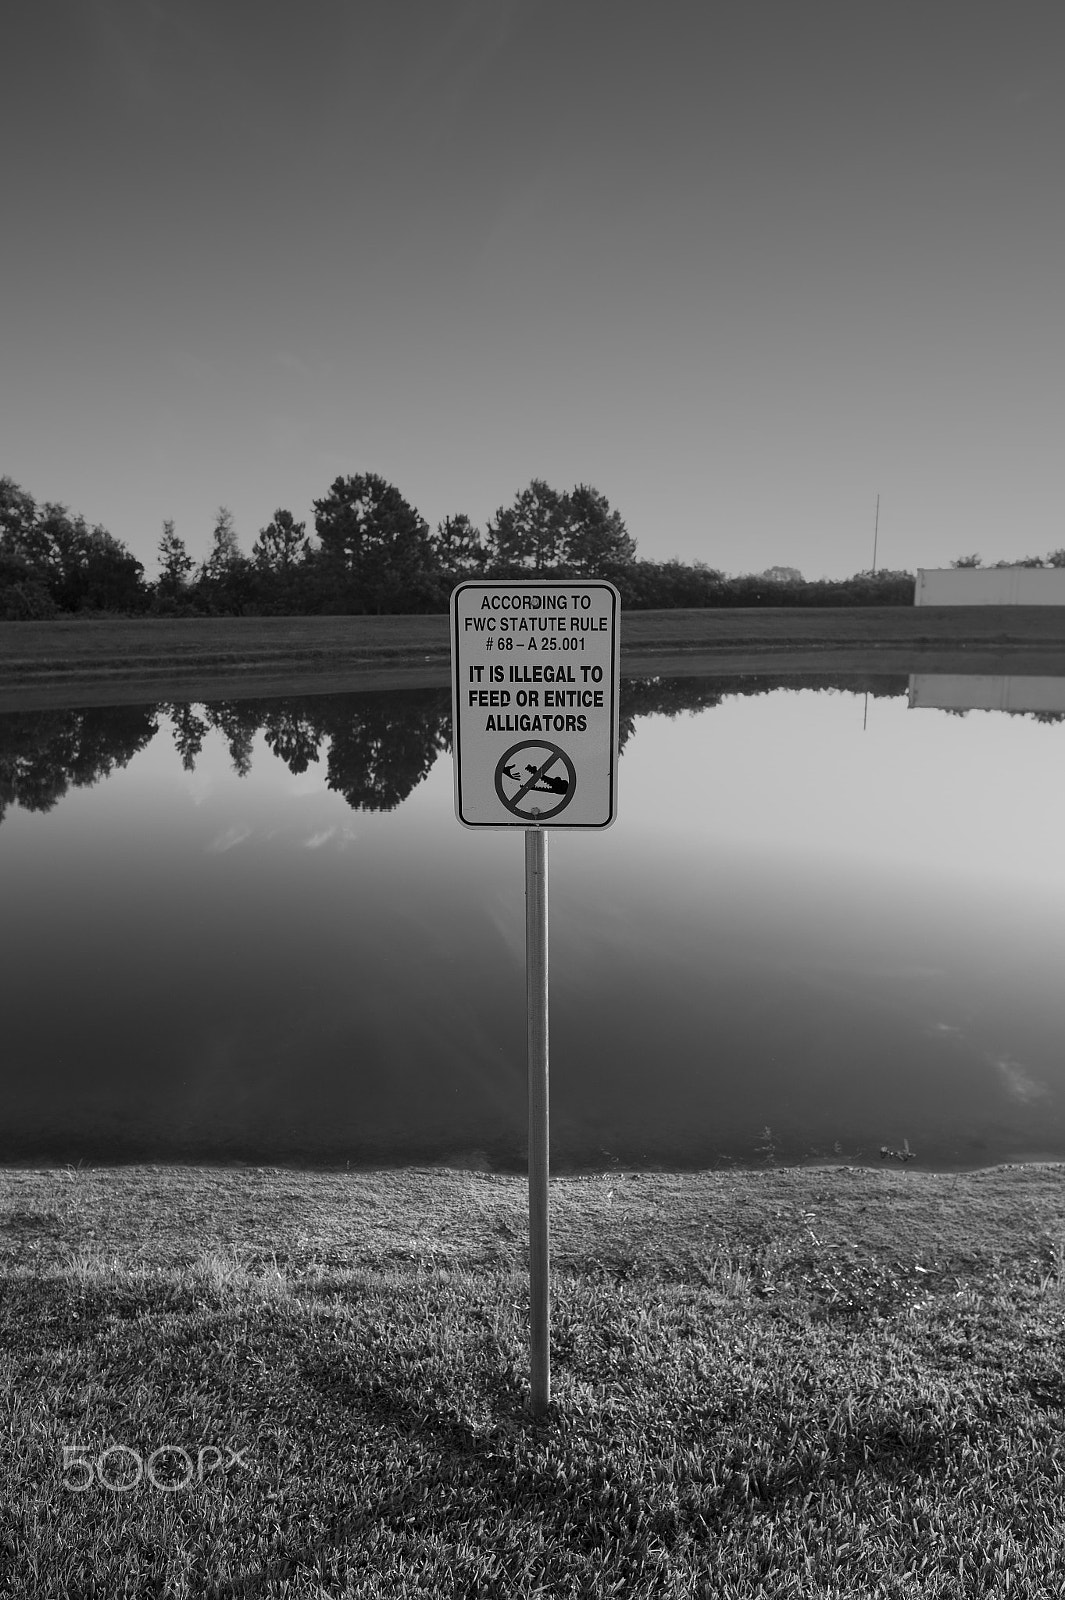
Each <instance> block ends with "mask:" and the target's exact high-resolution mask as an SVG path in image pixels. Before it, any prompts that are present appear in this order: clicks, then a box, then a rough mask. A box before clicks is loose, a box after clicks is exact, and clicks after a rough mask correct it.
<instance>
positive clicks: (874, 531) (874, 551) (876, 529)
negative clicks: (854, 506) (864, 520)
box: [873, 495, 880, 578]
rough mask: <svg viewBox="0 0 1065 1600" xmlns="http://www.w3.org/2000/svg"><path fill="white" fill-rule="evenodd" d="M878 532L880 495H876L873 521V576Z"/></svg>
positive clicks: (874, 575)
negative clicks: (874, 518) (874, 519)
mask: <svg viewBox="0 0 1065 1600" xmlns="http://www.w3.org/2000/svg"><path fill="white" fill-rule="evenodd" d="M879 532H880V496H879V495H877V497H876V521H875V522H874V523H873V577H874V578H875V577H876V536H877V534H878V533H879Z"/></svg>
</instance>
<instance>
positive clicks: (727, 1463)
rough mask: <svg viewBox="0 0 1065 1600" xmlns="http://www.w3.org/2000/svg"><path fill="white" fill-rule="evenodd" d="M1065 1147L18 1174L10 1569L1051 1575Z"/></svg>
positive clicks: (123, 1589) (629, 1587)
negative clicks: (541, 1405)
mask: <svg viewBox="0 0 1065 1600" xmlns="http://www.w3.org/2000/svg"><path fill="white" fill-rule="evenodd" d="M1063 1175H1065V1174H1063V1169H1062V1168H1061V1167H1060V1166H1035V1167H1027V1168H1025V1167H1012V1168H999V1169H993V1170H990V1171H987V1172H982V1173H967V1174H938V1175H937V1174H928V1173H919V1172H915V1171H913V1170H912V1169H909V1168H895V1167H886V1168H885V1167H878V1168H877V1169H875V1170H863V1169H851V1168H821V1169H807V1170H789V1171H781V1170H775V1169H766V1170H764V1171H752V1172H727V1173H704V1174H691V1175H681V1174H672V1175H671V1174H654V1173H647V1174H643V1175H639V1176H637V1175H636V1174H633V1173H628V1172H617V1173H611V1174H607V1175H600V1176H596V1177H590V1178H583V1179H582V1178H579V1177H572V1178H569V1177H567V1178H563V1179H558V1180H556V1181H555V1182H554V1184H553V1220H554V1226H555V1266H554V1276H553V1342H552V1362H553V1382H554V1394H553V1403H552V1407H551V1410H550V1412H549V1414H548V1415H547V1416H545V1417H543V1418H540V1419H534V1418H533V1417H531V1416H530V1414H529V1412H528V1408H527V1404H526V1395H527V1371H528V1349H527V1335H526V1303H527V1292H526V1285H527V1278H526V1249H525V1196H524V1185H523V1182H522V1180H520V1179H516V1178H508V1177H501V1176H497V1175H493V1174H483V1173H472V1172H455V1171H443V1170H434V1169H421V1170H417V1171H408V1172H393V1173H336V1172H330V1173H323V1172H318V1173H313V1172H311V1173H305V1172H287V1171H280V1170H277V1169H272V1170H264V1169H254V1168H230V1169H192V1168H189V1169H178V1168H170V1169H168V1168H126V1169H111V1170H106V1169H103V1170H93V1169H89V1170H85V1169H64V1170H51V1171H43V1172H42V1171H32V1172H30V1171H27V1172H19V1171H8V1172H6V1173H3V1174H0V1195H2V1197H3V1206H2V1210H0V1240H2V1241H3V1246H4V1255H5V1272H4V1278H3V1302H2V1324H0V1331H2V1341H3V1343H2V1359H3V1373H4V1388H3V1399H4V1407H3V1419H4V1420H3V1428H4V1434H5V1437H4V1441H3V1463H4V1464H3V1473H4V1480H5V1481H4V1486H3V1487H4V1492H3V1494H2V1495H0V1593H3V1594H4V1595H19V1596H23V1595H40V1596H48V1597H49V1600H53V1597H54V1600H59V1597H63V1596H78V1597H81V1596H90V1595H91V1596H99V1597H107V1600H118V1597H126V1596H128V1597H133V1596H137V1597H143V1596H174V1597H189V1600H192V1597H196V1600H200V1597H222V1596H226V1597H229V1596H237V1595H241V1596H278V1597H281V1596H291V1597H296V1596H299V1597H309V1596H324V1595H328V1596H331V1597H340V1596H351V1597H355V1596H367V1597H377V1596H380V1597H382V1600H383V1597H386V1596H387V1597H389V1600H391V1597H393V1596H414V1595H418V1596H430V1595H431V1596H451V1595H457V1596H499V1597H507V1600H509V1597H512V1596H533V1595H550V1596H584V1595H587V1596H601V1595H618V1596H705V1597H707V1600H710V1597H714V1600H717V1597H723V1600H729V1597H733V1596H743V1597H752V1600H753V1597H754V1596H795V1597H799V1596H802V1597H804V1600H805V1597H822V1596H823V1597H828V1596H863V1597H864V1596H891V1597H899V1600H902V1597H906V1600H911V1597H912V1596H915V1595H920V1596H957V1597H959V1600H961V1597H965V1600H969V1597H971V1596H974V1595H995V1596H1007V1595H1020V1596H1031V1597H1036V1596H1039V1597H1042V1596H1051V1595H1057V1594H1059V1593H1060V1592H1061V1588H1060V1585H1061V1574H1062V1572H1063V1571H1065V1525H1063V1520H1062V1517H1061V1486H1062V1482H1063V1474H1065V1429H1063V1409H1062V1408H1063V1405H1065V1381H1063V1378H1062V1371H1061V1358H1062V1351H1063V1335H1065V1186H1063V1182H1062V1179H1063Z"/></svg>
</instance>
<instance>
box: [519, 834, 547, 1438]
mask: <svg viewBox="0 0 1065 1600" xmlns="http://www.w3.org/2000/svg"><path fill="white" fill-rule="evenodd" d="M525 985H526V997H527V1005H528V1020H529V1337H530V1378H531V1393H530V1404H531V1406H532V1410H533V1412H534V1413H536V1414H539V1413H541V1412H544V1411H546V1410H547V1407H548V1406H549V1405H550V1403H551V1348H550V1338H551V1322H550V1316H551V1313H550V1304H549V1250H550V1242H549V1231H548V1206H547V1179H548V1095H547V1083H548V1077H547V834H546V833H544V832H543V830H542V829H540V828H528V829H526V832H525Z"/></svg>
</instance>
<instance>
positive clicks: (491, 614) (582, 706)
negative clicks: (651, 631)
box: [451, 578, 621, 828]
mask: <svg viewBox="0 0 1065 1600" xmlns="http://www.w3.org/2000/svg"><path fill="white" fill-rule="evenodd" d="M620 613H621V596H620V595H619V594H618V591H617V590H616V589H615V588H614V585H613V584H612V583H607V582H605V581H604V580H602V579H599V578H595V579H584V580H572V581H571V580H566V579H548V580H545V581H543V582H537V583H515V582H514V581H513V580H510V579H495V580H485V581H478V582H473V581H471V582H469V583H460V584H459V586H458V587H457V588H456V589H455V590H454V592H453V593H452V596H451V676H452V729H453V750H454V759H455V810H456V814H457V816H458V819H459V821H460V822H461V823H464V824H465V826H466V827H470V828H513V827H523V828H536V827H542V826H544V825H548V826H551V827H568V828H606V827H609V826H610V824H611V823H612V822H613V820H614V817H615V815H616V811H617V756H618V678H619V672H618V665H619V650H620V639H619V628H618V623H619V619H620Z"/></svg>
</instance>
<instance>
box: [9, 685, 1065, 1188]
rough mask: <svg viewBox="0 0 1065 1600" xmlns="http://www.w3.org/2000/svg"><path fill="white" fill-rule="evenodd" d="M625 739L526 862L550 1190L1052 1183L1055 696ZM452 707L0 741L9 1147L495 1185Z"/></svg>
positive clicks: (501, 1096)
mask: <svg viewBox="0 0 1065 1600" xmlns="http://www.w3.org/2000/svg"><path fill="white" fill-rule="evenodd" d="M869 691H871V692H869ZM980 705H989V706H994V707H996V709H992V710H982V709H979V708H978V707H979V706H980ZM1029 705H1030V709H1029ZM998 708H1002V709H998ZM1007 708H1008V709H1007ZM622 716H623V738H624V747H623V755H622V760H621V764H620V779H619V795H620V801H619V820H618V822H617V824H616V825H615V826H614V827H613V828H612V829H611V830H610V831H609V832H607V833H605V834H601V835H592V836H589V835H587V834H572V835H568V836H567V835H564V834H561V833H554V834H552V835H551V838H550V883H551V962H552V969H551V970H552V1034H551V1053H552V1059H551V1117H552V1156H553V1162H554V1165H555V1166H556V1168H559V1169H562V1168H566V1167H575V1166H586V1167H596V1166H598V1167H603V1166H609V1165H611V1164H613V1163H624V1164H625V1165H627V1166H638V1165H641V1164H644V1165H652V1164H662V1165H716V1164H724V1163H729V1162H740V1163H755V1164H756V1163H758V1162H761V1161H765V1160H777V1161H789V1162H790V1161H801V1160H805V1159H813V1158H817V1159H826V1158H827V1159H839V1160H843V1161H877V1160H879V1159H881V1158H880V1148H881V1146H887V1147H889V1148H890V1149H892V1150H898V1151H901V1150H902V1149H903V1148H904V1141H906V1142H908V1147H909V1149H910V1150H912V1151H913V1152H914V1153H915V1157H916V1161H917V1162H918V1164H920V1165H928V1166H940V1167H948V1166H952V1165H959V1166H960V1165H968V1164H973V1165H979V1164H984V1163H988V1162H995V1161H1002V1160H1008V1159H1022V1158H1049V1159H1065V1044H1063V1041H1065V983H1063V980H1062V971H1063V957H1065V850H1063V848H1062V827H1061V819H1062V816H1063V815H1065V805H1063V799H1065V796H1063V789H1065V782H1063V780H1065V720H1063V718H1065V680H1048V679H1038V680H1031V681H1030V682H1026V681H1025V680H1021V679H1013V680H1011V681H1010V682H1009V684H1008V685H1006V686H1005V687H1004V680H989V679H982V680H976V679H972V680H964V679H962V680H959V679H957V678H951V679H949V680H948V679H942V680H937V679H934V678H919V679H907V678H906V677H905V676H903V677H896V678H870V679H867V680H850V682H849V683H847V684H843V685H838V686H835V687H826V686H821V687H810V686H804V684H803V682H802V681H801V680H787V679H782V680H779V681H777V682H774V683H770V682H769V681H767V680H765V679H759V680H756V679H747V680H741V679H730V680H724V679H712V678H690V677H689V678H683V679H675V680H645V681H641V682H626V683H625V684H624V694H623V700H622ZM449 718H450V705H449V695H448V692H447V691H446V690H443V689H441V690H425V691H408V692H405V693H402V694H397V693H391V694H348V695H334V696H321V697H311V698H304V699H300V700H258V701H241V702H220V703H215V704H211V705H206V706H203V705H192V706H189V705H166V706H158V707H155V708H152V707H124V708H119V709H111V708H108V709H91V710H81V711H68V712H48V713H45V712H42V713H25V714H18V715H8V716H2V717H0V806H2V807H3V809H2V820H0V911H2V915H0V961H2V967H0V971H2V974H3V995H2V1001H3V1012H2V1026H3V1036H2V1037H3V1052H2V1066H0V1095H2V1101H0V1104H2V1112H0V1158H4V1159H33V1160H38V1159H52V1160H58V1161H72V1160H77V1159H86V1160H110V1159H145V1158H151V1159H163V1160H173V1159H176V1160H185V1159H194V1158H211V1159H229V1158H241V1159H246V1160H272V1161H326V1162H338V1161H339V1162H343V1161H346V1160H350V1161H352V1162H356V1161H360V1162H361V1161H388V1162H393V1161H406V1160H415V1159H417V1160H425V1159H429V1160H456V1161H458V1160H461V1161H469V1160H477V1161H483V1162H486V1163H489V1164H492V1165H498V1166H505V1167H509V1166H520V1165H521V1163H522V1160H523V1150H524V1138H525V1058H524V1048H525V1046H524V1039H525V1035H524V1028H525V1010H524V1006H525V991H524V905H523V889H524V878H523V846H522V837H521V834H520V832H515V833H514V834H496V833H487V832H486V833H479V834H471V833H468V832H466V831H465V830H463V829H462V828H460V826H459V824H458V823H457V822H456V820H455V817H454V810H453V797H452V770H451V758H450V754H449V751H448V737H449Z"/></svg>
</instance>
